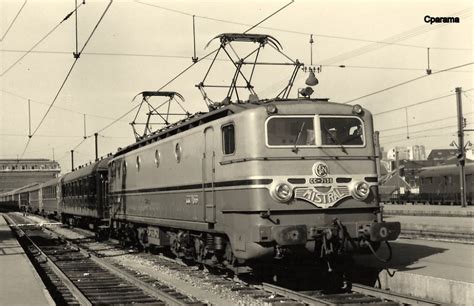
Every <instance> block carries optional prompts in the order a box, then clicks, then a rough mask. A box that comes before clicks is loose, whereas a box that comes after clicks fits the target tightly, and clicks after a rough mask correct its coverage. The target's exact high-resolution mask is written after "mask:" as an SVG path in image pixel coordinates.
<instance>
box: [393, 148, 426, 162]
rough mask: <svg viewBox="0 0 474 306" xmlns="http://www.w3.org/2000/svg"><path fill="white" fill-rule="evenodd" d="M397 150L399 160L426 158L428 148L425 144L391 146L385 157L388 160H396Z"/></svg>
mask: <svg viewBox="0 0 474 306" xmlns="http://www.w3.org/2000/svg"><path fill="white" fill-rule="evenodd" d="M397 151H398V159H399V160H426V149H425V146H424V145H415V146H408V147H395V148H391V149H390V150H388V151H387V153H386V154H387V155H386V156H385V158H386V159H387V160H396V159H397V157H396V154H397Z"/></svg>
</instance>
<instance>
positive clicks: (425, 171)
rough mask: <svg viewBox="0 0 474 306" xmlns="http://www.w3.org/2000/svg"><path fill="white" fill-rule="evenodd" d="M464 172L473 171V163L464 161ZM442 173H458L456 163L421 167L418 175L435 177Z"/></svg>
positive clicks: (470, 172) (469, 172) (471, 172)
mask: <svg viewBox="0 0 474 306" xmlns="http://www.w3.org/2000/svg"><path fill="white" fill-rule="evenodd" d="M464 169H465V172H466V174H473V173H474V163H466V165H465V167H464ZM442 175H459V168H458V166H457V165H442V166H433V167H424V168H421V172H420V177H436V176H442Z"/></svg>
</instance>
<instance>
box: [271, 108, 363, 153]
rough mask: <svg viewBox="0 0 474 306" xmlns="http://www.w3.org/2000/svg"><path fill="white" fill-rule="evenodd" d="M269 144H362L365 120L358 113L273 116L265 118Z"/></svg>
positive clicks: (320, 145) (290, 145)
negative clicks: (352, 114) (349, 114)
mask: <svg viewBox="0 0 474 306" xmlns="http://www.w3.org/2000/svg"><path fill="white" fill-rule="evenodd" d="M265 128H266V134H267V135H266V136H267V137H266V138H267V139H266V141H267V146H269V147H296V146H298V147H331V146H341V145H343V146H347V147H363V146H364V145H365V134H364V124H363V122H362V120H361V119H360V118H359V117H356V116H332V115H331V116H330V115H316V116H272V117H270V118H268V119H267V122H266V126H265Z"/></svg>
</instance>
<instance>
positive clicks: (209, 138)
mask: <svg viewBox="0 0 474 306" xmlns="http://www.w3.org/2000/svg"><path fill="white" fill-rule="evenodd" d="M214 160H215V153H214V129H213V128H212V127H208V128H206V129H205V130H204V152H203V155H202V179H203V182H202V183H203V199H204V220H205V221H206V222H210V223H214V222H216V205H215V202H214V173H215V170H214Z"/></svg>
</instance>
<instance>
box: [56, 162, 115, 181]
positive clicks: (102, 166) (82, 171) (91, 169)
mask: <svg viewBox="0 0 474 306" xmlns="http://www.w3.org/2000/svg"><path fill="white" fill-rule="evenodd" d="M110 158H111V157H106V158H104V159H102V160H99V161H98V162H95V163H92V164H90V165H87V166H83V167H80V168H79V169H77V170H75V171H73V172H69V173H67V174H66V175H64V176H63V178H64V179H63V183H67V182H70V181H73V180H76V179H78V178H82V177H86V176H89V175H94V174H95V173H96V172H97V171H101V170H102V171H106V170H107V163H108V162H109V159H110Z"/></svg>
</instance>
